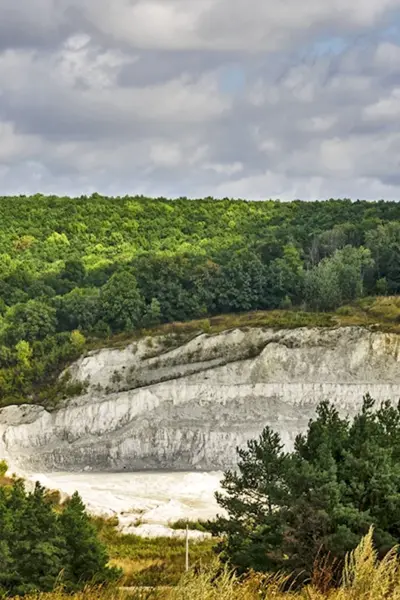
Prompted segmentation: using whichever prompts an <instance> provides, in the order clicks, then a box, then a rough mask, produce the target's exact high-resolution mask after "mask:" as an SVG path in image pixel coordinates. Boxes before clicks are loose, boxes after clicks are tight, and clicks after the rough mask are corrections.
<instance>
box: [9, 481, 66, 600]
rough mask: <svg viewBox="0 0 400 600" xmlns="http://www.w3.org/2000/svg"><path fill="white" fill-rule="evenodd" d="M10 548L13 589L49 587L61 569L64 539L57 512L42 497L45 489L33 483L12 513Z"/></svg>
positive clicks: (17, 590) (46, 588)
mask: <svg viewBox="0 0 400 600" xmlns="http://www.w3.org/2000/svg"><path fill="white" fill-rule="evenodd" d="M13 521H14V530H13V540H12V542H11V551H12V554H13V557H14V560H15V563H16V571H17V574H18V582H17V581H15V582H14V590H13V591H14V592H17V593H18V594H24V593H29V592H35V591H51V590H52V589H53V588H54V586H55V583H56V581H57V578H58V577H59V576H60V573H61V571H62V569H63V559H64V557H65V552H64V548H63V546H64V543H63V540H62V537H61V535H60V530H59V526H58V522H57V516H56V514H55V513H54V511H53V510H52V508H51V506H49V504H48V503H47V502H46V501H45V490H44V488H43V487H42V486H41V485H40V484H39V483H37V484H36V486H35V490H34V492H33V493H32V494H28V495H27V496H26V498H25V502H24V507H23V509H22V510H21V511H20V512H19V514H18V517H17V518H16V515H13Z"/></svg>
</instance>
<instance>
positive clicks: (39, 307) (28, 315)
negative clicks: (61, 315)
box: [6, 300, 57, 343]
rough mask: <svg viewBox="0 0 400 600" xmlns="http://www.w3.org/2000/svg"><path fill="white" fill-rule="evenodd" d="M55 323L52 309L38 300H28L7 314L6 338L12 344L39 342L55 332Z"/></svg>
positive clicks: (54, 313) (54, 312)
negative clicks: (23, 341)
mask: <svg viewBox="0 0 400 600" xmlns="http://www.w3.org/2000/svg"><path fill="white" fill-rule="evenodd" d="M56 322H57V321H56V311H55V309H54V308H52V307H51V306H48V305H47V304H44V303H43V302H40V301H39V300H29V301H28V302H27V303H26V304H17V305H15V306H14V307H13V308H12V309H10V310H9V312H8V313H7V315H6V327H7V337H8V338H9V339H10V340H11V341H13V342H14V343H17V342H18V341H20V340H25V341H27V342H32V341H35V340H41V339H43V338H45V337H46V336H48V335H51V334H53V333H54V332H55V330H56Z"/></svg>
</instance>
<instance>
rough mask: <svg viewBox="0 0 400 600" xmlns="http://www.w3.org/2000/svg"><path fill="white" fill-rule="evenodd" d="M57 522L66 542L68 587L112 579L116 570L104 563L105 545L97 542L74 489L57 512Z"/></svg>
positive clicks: (106, 558) (83, 507)
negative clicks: (59, 512)
mask: <svg viewBox="0 0 400 600" xmlns="http://www.w3.org/2000/svg"><path fill="white" fill-rule="evenodd" d="M60 525H61V532H62V534H63V538H64V539H65V543H66V551H67V566H66V570H65V578H66V580H67V581H68V584H69V587H71V588H72V589H74V588H75V589H76V588H77V587H80V586H82V585H83V584H84V583H85V582H88V581H90V582H92V583H99V582H104V581H112V580H113V579H115V578H116V577H118V576H119V574H120V573H119V571H118V570H116V569H112V568H109V567H107V563H108V556H107V551H106V548H105V547H104V546H103V545H102V544H101V543H100V542H99V540H98V538H97V534H96V529H95V527H94V525H93V524H92V523H91V522H90V519H89V517H88V515H87V514H86V512H85V506H84V504H83V502H82V500H81V498H80V496H79V494H78V493H77V492H76V493H75V494H74V495H73V496H72V497H71V499H70V500H69V501H68V502H67V505H66V507H65V509H64V511H63V512H62V514H61V516H60Z"/></svg>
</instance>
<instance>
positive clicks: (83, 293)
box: [54, 288, 101, 331]
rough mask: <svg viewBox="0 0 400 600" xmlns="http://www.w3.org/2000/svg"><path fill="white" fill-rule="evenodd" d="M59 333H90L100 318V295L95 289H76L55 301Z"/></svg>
mask: <svg viewBox="0 0 400 600" xmlns="http://www.w3.org/2000/svg"><path fill="white" fill-rule="evenodd" d="M54 305H55V307H56V310H57V322H58V329H59V331H71V330H74V329H82V330H83V331H90V330H91V329H92V327H93V326H94V324H95V323H96V322H97V320H98V319H99V316H100V310H101V305H100V293H99V290H97V289H95V288H75V289H74V290H72V291H71V292H69V293H68V294H65V295H64V296H58V297H57V298H55V299H54Z"/></svg>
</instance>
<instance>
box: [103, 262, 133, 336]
mask: <svg viewBox="0 0 400 600" xmlns="http://www.w3.org/2000/svg"><path fill="white" fill-rule="evenodd" d="M100 304H101V310H102V312H103V314H105V315H107V320H108V322H109V323H110V326H111V328H112V330H113V331H115V332H118V331H132V330H133V329H135V328H136V327H137V326H138V325H139V323H140V319H141V317H142V315H143V308H144V303H143V298H142V296H141V294H140V292H139V290H138V287H137V283H136V278H135V277H134V275H133V274H132V273H130V272H129V271H125V270H124V271H120V272H117V273H114V275H112V277H110V279H109V280H108V281H107V283H106V284H105V285H104V286H103V287H102V288H101V294H100Z"/></svg>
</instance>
